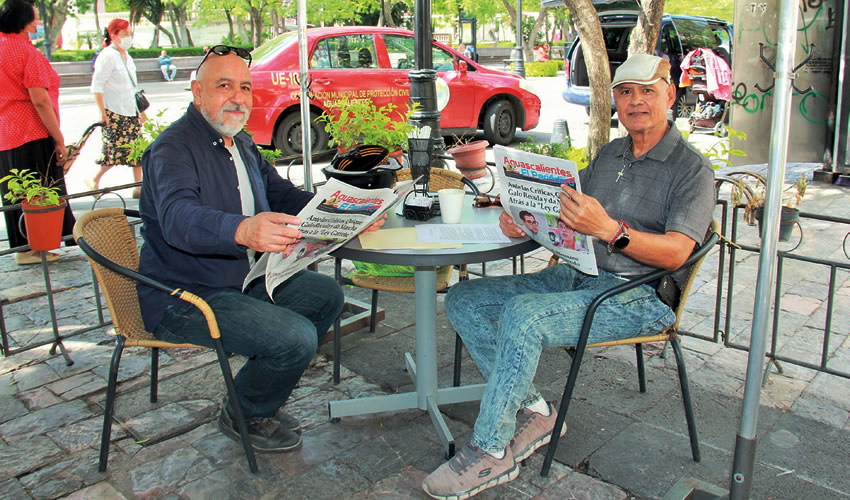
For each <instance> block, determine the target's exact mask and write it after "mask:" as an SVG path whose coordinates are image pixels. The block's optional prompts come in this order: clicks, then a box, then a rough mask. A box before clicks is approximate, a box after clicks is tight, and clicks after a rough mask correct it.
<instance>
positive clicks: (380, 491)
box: [351, 466, 430, 500]
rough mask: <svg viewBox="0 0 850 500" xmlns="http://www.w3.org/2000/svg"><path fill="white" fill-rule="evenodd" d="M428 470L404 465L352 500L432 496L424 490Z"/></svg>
mask: <svg viewBox="0 0 850 500" xmlns="http://www.w3.org/2000/svg"><path fill="white" fill-rule="evenodd" d="M426 475H427V473H426V472H424V471H421V470H419V469H416V468H415V467H410V466H408V467H404V468H403V469H402V470H401V471H399V472H398V473H396V474H393V475H391V476H388V477H386V478H384V479H382V480H380V481H376V482H375V483H374V484H372V485H371V486H369V487H368V488H366V489H365V490H363V491H361V492H359V493H357V494H356V495H354V496H353V497H351V498H352V500H372V499H387V500H389V499H395V498H430V497H428V495H426V494H425V492H423V491H422V486H421V485H422V481H423V480H424V479H425V476H426Z"/></svg>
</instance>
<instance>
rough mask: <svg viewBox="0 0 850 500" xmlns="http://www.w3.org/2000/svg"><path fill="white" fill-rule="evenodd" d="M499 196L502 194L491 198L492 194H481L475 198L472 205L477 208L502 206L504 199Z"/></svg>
mask: <svg viewBox="0 0 850 500" xmlns="http://www.w3.org/2000/svg"><path fill="white" fill-rule="evenodd" d="M499 196H500V195H498V194H497V195H496V196H495V197H494V198H490V195H487V194H479V195H477V196H475V198H473V200H472V206H473V207H475V208H485V207H501V206H502V200H501V199H499Z"/></svg>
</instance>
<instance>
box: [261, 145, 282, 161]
mask: <svg viewBox="0 0 850 500" xmlns="http://www.w3.org/2000/svg"><path fill="white" fill-rule="evenodd" d="M257 150H258V151H259V152H260V155H262V157H263V159H264V160H266V161H267V162H269V163H270V164H272V165H274V162H275V160H277V159H278V158H280V157H281V156H283V151H281V150H279V149H262V148H257Z"/></svg>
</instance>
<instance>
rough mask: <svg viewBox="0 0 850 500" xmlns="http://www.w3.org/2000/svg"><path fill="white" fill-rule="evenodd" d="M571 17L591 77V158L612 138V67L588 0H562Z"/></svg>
mask: <svg viewBox="0 0 850 500" xmlns="http://www.w3.org/2000/svg"><path fill="white" fill-rule="evenodd" d="M565 1H566V3H567V7H569V9H570V18H571V19H572V20H573V21H574V22H575V25H576V29H577V31H578V34H579V37H580V38H581V46H582V51H583V53H584V61H585V63H586V64H587V76H588V78H589V79H590V123H589V125H588V130H587V157H588V159H593V158H595V157H596V153H598V152H599V148H601V147H602V146H603V145H605V144H607V143H608V141H610V137H611V68H610V66H609V63H608V51H607V50H606V49H605V39H604V37H603V36H602V25H601V24H599V16H598V15H597V13H596V9H594V8H593V4H592V3H591V0H565Z"/></svg>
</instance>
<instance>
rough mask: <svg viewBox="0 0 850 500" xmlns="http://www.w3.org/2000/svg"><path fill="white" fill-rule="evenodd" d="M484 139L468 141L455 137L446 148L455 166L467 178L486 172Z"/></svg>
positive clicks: (486, 143) (485, 143)
mask: <svg viewBox="0 0 850 500" xmlns="http://www.w3.org/2000/svg"><path fill="white" fill-rule="evenodd" d="M489 145H490V143H489V142H487V141H485V140H479V141H470V140H469V139H467V138H466V137H461V138H460V139H458V138H457V137H455V145H454V146H452V147H450V148H449V149H447V150H446V153H448V154H450V155H452V159H454V161H455V166H456V167H457V169H458V170H460V173H462V174H463V175H464V177H466V178H467V179H477V178H479V177H483V176H484V175H486V174H487V146H489Z"/></svg>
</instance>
